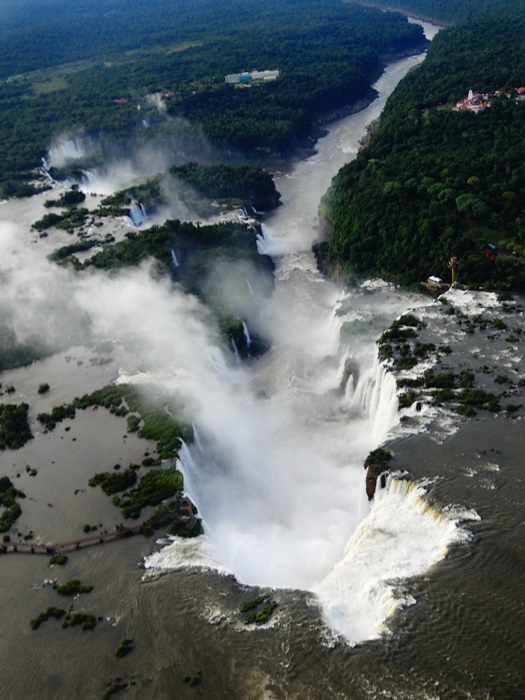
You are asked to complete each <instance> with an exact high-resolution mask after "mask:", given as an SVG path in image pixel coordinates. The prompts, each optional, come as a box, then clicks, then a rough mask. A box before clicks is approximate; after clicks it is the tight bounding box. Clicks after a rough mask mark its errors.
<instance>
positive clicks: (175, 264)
mask: <svg viewBox="0 0 525 700" xmlns="http://www.w3.org/2000/svg"><path fill="white" fill-rule="evenodd" d="M171 262H172V264H173V267H179V266H180V262H179V259H178V258H177V254H176V253H175V251H174V250H173V248H172V249H171Z"/></svg>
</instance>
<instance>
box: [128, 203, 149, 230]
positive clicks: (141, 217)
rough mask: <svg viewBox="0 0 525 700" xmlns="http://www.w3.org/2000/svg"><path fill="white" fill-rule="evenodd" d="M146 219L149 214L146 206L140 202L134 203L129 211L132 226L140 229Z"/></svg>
mask: <svg viewBox="0 0 525 700" xmlns="http://www.w3.org/2000/svg"><path fill="white" fill-rule="evenodd" d="M146 218H147V214H146V209H145V208H144V205H143V204H141V203H140V202H134V203H132V206H131V208H130V210H129V220H130V222H131V224H132V225H133V226H135V227H137V228H138V227H139V226H141V225H142V224H143V223H144V221H146Z"/></svg>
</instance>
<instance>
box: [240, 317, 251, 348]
mask: <svg viewBox="0 0 525 700" xmlns="http://www.w3.org/2000/svg"><path fill="white" fill-rule="evenodd" d="M242 329H243V331H244V337H245V338H246V347H247V348H249V347H250V345H251V344H252V339H251V337H250V331H249V330H248V324H247V323H246V321H243V322H242Z"/></svg>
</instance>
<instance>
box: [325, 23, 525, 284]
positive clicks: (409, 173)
mask: <svg viewBox="0 0 525 700" xmlns="http://www.w3.org/2000/svg"><path fill="white" fill-rule="evenodd" d="M524 57H525V19H524V18H523V14H520V15H518V16H516V15H512V16H511V15H509V14H508V15H504V16H501V17H500V18H499V19H498V20H497V21H496V20H495V19H494V18H493V17H491V18H490V19H488V18H485V19H479V20H477V21H476V22H471V23H469V24H463V25H460V26H457V27H453V28H450V29H446V30H443V31H442V32H440V33H439V34H438V36H437V37H436V39H434V41H433V43H432V45H431V47H430V50H429V53H428V57H427V59H426V60H425V62H424V64H423V65H422V66H421V67H420V68H419V69H418V70H417V71H415V72H413V73H412V74H410V75H409V76H407V78H405V80H403V81H402V83H400V85H399V86H398V88H397V89H396V91H395V92H394V94H393V95H392V97H391V98H390V100H389V101H388V103H387V106H386V108H385V111H384V114H383V116H382V118H381V123H380V127H379V128H378V129H377V131H376V132H375V133H374V134H373V135H372V137H371V139H370V143H369V145H368V146H367V148H366V149H365V150H363V151H362V152H361V153H360V155H359V156H358V158H357V160H356V161H354V162H353V163H350V164H349V165H347V166H345V167H344V168H343V169H342V170H341V171H340V173H339V174H338V176H337V177H336V178H335V179H334V181H333V184H332V187H331V189H330V190H329V192H328V193H327V195H326V196H325V198H324V201H323V205H322V213H323V216H324V219H325V223H326V228H327V230H328V233H329V235H328V241H327V243H325V244H324V245H323V246H321V255H320V257H321V259H322V263H323V265H325V267H326V268H327V269H330V270H331V271H332V272H336V274H339V275H342V276H344V275H347V274H350V273H352V272H357V273H366V274H370V273H376V274H379V275H382V276H384V277H388V278H391V279H395V280H398V281H401V282H403V283H404V284H408V285H410V284H418V283H419V281H420V280H426V279H427V277H428V276H430V275H436V276H439V277H442V278H443V279H446V280H449V281H450V271H449V270H448V269H447V263H448V261H449V259H450V258H451V257H452V256H453V255H456V256H458V257H459V261H460V264H459V279H460V281H461V282H463V283H465V284H471V285H475V286H479V285H483V286H485V288H511V289H523V288H525V261H524V257H523V256H524V255H525V101H524V100H523V99H520V98H522V95H519V93H518V88H520V87H523V86H524V85H525V58H524ZM470 89H472V90H473V91H474V92H478V91H479V92H482V93H486V94H487V95H488V98H487V105H488V106H486V108H485V109H484V111H482V112H480V113H473V112H470V111H468V110H467V111H454V110H453V106H454V105H455V104H456V102H457V101H458V100H460V99H462V98H465V97H467V93H468V91H469V90H470ZM498 90H502V91H503V92H502V93H501V94H500V95H499V96H497V95H495V94H493V93H495V92H496V91H498Z"/></svg>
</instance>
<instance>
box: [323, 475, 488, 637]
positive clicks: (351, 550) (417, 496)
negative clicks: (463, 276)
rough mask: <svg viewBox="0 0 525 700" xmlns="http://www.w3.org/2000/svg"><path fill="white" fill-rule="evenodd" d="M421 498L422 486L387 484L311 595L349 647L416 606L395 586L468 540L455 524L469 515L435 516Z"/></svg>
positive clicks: (402, 482)
mask: <svg viewBox="0 0 525 700" xmlns="http://www.w3.org/2000/svg"><path fill="white" fill-rule="evenodd" d="M423 495H424V489H423V488H422V487H421V486H419V487H418V486H416V485H415V484H414V483H412V482H409V481H400V480H397V479H392V478H389V481H388V485H387V486H386V488H385V489H382V490H381V489H380V490H379V491H378V492H377V493H376V496H375V498H374V501H373V504H372V507H371V509H370V513H369V515H368V516H367V517H366V518H365V519H364V520H363V521H362V522H361V523H360V525H359V526H358V527H357V529H356V531H355V532H354V534H353V535H352V537H351V538H350V540H349V541H348V543H347V545H346V548H345V552H344V556H343V558H342V559H341V561H340V562H338V564H337V565H336V566H335V567H334V569H333V571H331V572H330V574H329V575H328V576H327V577H326V578H325V579H324V581H322V582H321V583H320V584H319V585H318V586H316V587H315V589H314V590H315V593H316V594H317V596H318V599H319V603H320V605H321V607H322V610H323V615H324V618H325V620H326V622H327V624H328V625H329V626H330V627H331V628H332V629H334V630H336V631H337V632H339V633H340V634H341V635H342V636H344V637H345V638H346V639H347V640H349V641H350V642H353V643H357V642H360V641H363V640H365V639H373V638H375V637H378V636H380V635H381V634H382V633H384V632H385V630H386V626H385V624H386V621H388V619H389V617H390V616H391V615H392V614H393V613H394V612H395V611H396V610H398V609H399V608H400V607H402V606H407V605H413V604H414V603H415V602H416V601H415V600H414V598H413V597H412V596H410V595H409V594H406V593H404V592H403V590H402V589H401V588H400V587H399V585H398V584H399V583H400V582H402V581H404V580H406V579H407V578H409V577H411V576H415V575H418V574H421V573H422V572H424V571H427V570H428V569H429V568H430V567H431V566H432V565H434V564H436V562H438V561H440V560H441V559H442V558H443V557H444V556H445V555H446V553H447V551H448V548H449V547H450V545H451V544H452V543H453V542H458V541H464V540H465V539H467V537H468V535H467V533H466V531H464V530H463V529H462V528H461V527H460V525H459V522H460V519H465V516H467V517H475V516H474V514H472V513H471V514H466V513H461V514H460V513H457V512H455V513H450V514H447V513H440V512H438V511H437V510H435V509H434V508H432V507H431V506H429V504H428V503H427V502H426V501H425V500H424V498H423ZM476 515H477V514H476Z"/></svg>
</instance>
